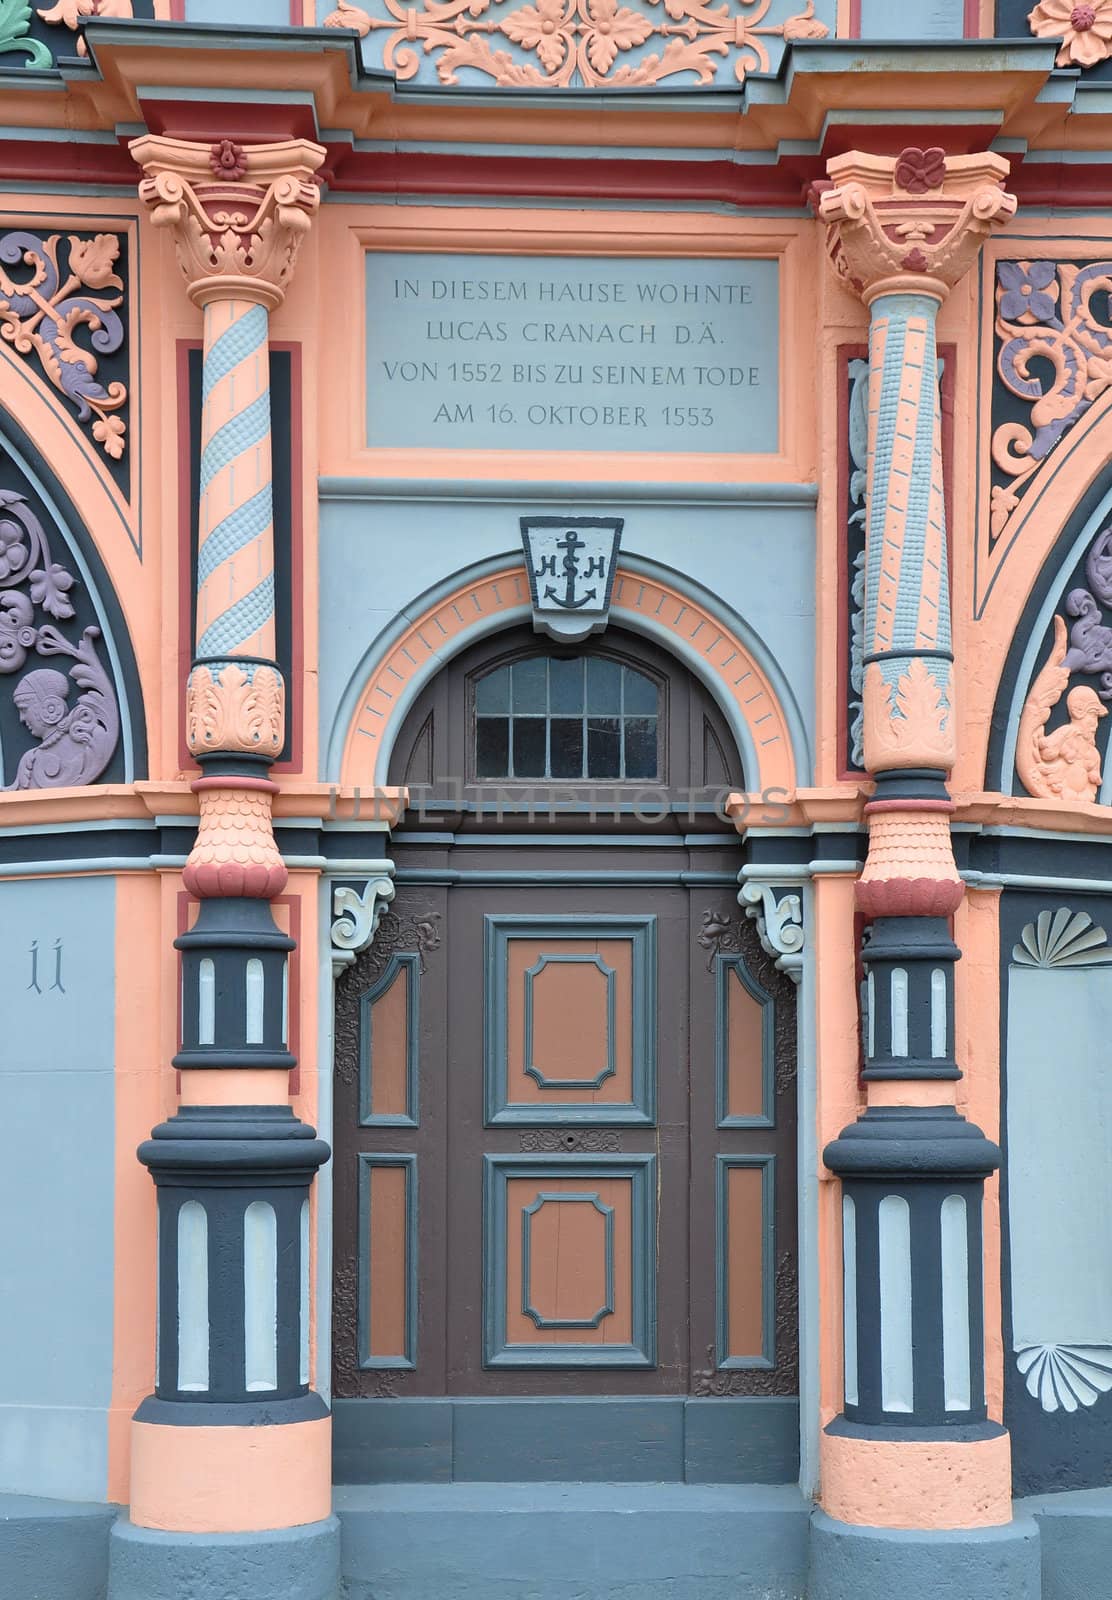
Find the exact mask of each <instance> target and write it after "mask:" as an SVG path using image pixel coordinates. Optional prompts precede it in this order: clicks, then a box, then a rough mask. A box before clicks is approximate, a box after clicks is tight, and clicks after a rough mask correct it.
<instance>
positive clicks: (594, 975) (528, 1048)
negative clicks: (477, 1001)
mask: <svg viewBox="0 0 1112 1600" xmlns="http://www.w3.org/2000/svg"><path fill="white" fill-rule="evenodd" d="M483 944H484V952H485V971H484V989H485V994H486V1012H485V1016H484V1026H485V1029H486V1041H487V1049H486V1082H487V1120H488V1121H489V1122H490V1123H491V1124H492V1125H494V1126H497V1125H499V1124H503V1123H527V1124H530V1125H536V1124H550V1123H554V1122H595V1123H610V1124H614V1123H647V1124H651V1123H652V1121H653V1117H654V1110H655V1103H656V1060H655V1044H656V1027H657V1019H656V918H655V917H653V916H651V915H648V916H642V917H632V918H626V919H623V920H614V919H612V918H607V917H599V916H597V915H594V914H591V913H589V912H582V913H580V914H575V913H573V914H571V915H570V916H564V917H553V916H549V917H536V916H528V915H526V916H516V917H515V916H505V915H499V914H497V913H494V914H490V913H488V914H487V915H486V916H485V917H484V930H483Z"/></svg>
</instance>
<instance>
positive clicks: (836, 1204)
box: [814, 876, 864, 1423]
mask: <svg viewBox="0 0 1112 1600" xmlns="http://www.w3.org/2000/svg"><path fill="white" fill-rule="evenodd" d="M853 893H854V880H853V879H852V878H845V877H833V876H831V877H817V878H816V879H815V892H814V911H815V914H814V941H815V1039H816V1046H817V1050H818V1059H817V1063H816V1066H817V1082H818V1103H817V1120H818V1130H817V1132H818V1138H817V1145H818V1149H819V1152H820V1166H819V1198H818V1208H819V1215H818V1236H819V1318H820V1358H819V1359H820V1373H819V1403H820V1416H821V1420H822V1421H823V1423H826V1422H829V1421H830V1420H831V1418H832V1417H834V1416H836V1415H837V1413H838V1412H839V1411H840V1410H841V1408H842V1350H843V1340H842V1216H841V1186H840V1185H839V1183H838V1182H837V1180H836V1179H835V1177H834V1175H833V1174H832V1173H831V1172H830V1171H829V1169H828V1168H827V1167H825V1166H823V1165H822V1164H821V1152H822V1150H823V1149H824V1148H825V1146H826V1145H828V1144H829V1143H830V1141H831V1140H832V1139H836V1138H837V1137H838V1135H839V1133H840V1132H841V1131H842V1129H843V1128H844V1127H846V1125H847V1124H848V1123H850V1122H853V1120H854V1119H855V1118H856V1116H857V1114H858V1112H859V1111H860V1110H861V1108H862V1104H863V1099H864V1097H863V1096H862V1094H861V1091H860V1089H859V1087H858V1081H857V1074H858V1067H859V1063H860V1042H859V1041H860V1029H859V1025H858V1016H857V983H856V975H855V969H856V961H857V956H856V944H855V940H854V909H855V908H854V898H853Z"/></svg>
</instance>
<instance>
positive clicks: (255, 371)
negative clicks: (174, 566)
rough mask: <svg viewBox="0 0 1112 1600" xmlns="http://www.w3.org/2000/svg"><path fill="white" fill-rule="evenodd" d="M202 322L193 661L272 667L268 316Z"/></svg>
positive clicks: (236, 303)
mask: <svg viewBox="0 0 1112 1600" xmlns="http://www.w3.org/2000/svg"><path fill="white" fill-rule="evenodd" d="M204 319H205V330H204V340H205V342H204V376H203V379H202V402H201V405H202V409H201V483H200V491H201V496H200V516H199V523H198V528H199V534H198V547H197V629H196V647H197V648H196V653H197V655H198V656H199V657H201V658H205V657H210V658H211V657H221V656H223V657H227V656H243V655H246V656H256V657H259V656H261V657H264V658H267V659H272V658H273V656H274V504H273V484H272V481H271V448H270V351H269V342H268V332H269V321H270V317H269V313H268V311H267V309H266V307H265V306H263V305H259V304H253V303H252V302H251V301H248V300H216V301H210V302H209V304H208V305H206V306H205V308H204Z"/></svg>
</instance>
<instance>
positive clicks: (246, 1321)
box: [130, 137, 334, 1593]
mask: <svg viewBox="0 0 1112 1600" xmlns="http://www.w3.org/2000/svg"><path fill="white" fill-rule="evenodd" d="M131 148H132V154H133V155H134V157H135V159H136V161H138V162H139V163H140V165H141V166H142V167H143V170H144V174H145V176H144V179H143V181H142V183H141V185H140V191H139V192H140V197H141V198H142V199H143V200H144V201H145V202H146V203H147V205H148V206H149V208H150V214H151V218H152V220H153V222H154V223H155V224H156V225H157V226H162V227H165V228H167V229H168V231H169V232H170V235H171V237H172V240H173V243H174V246H175V249H176V250H177V254H178V259H179V262H180V264H181V267H182V272H183V275H184V277H185V279H186V284H187V288H188V293H189V296H190V298H191V299H192V300H193V302H194V303H195V304H196V305H198V306H199V307H200V308H201V311H202V316H203V329H204V360H203V377H202V413H201V430H202V448H201V467H200V498H199V506H198V528H199V537H198V549H197V568H196V628H195V641H194V644H195V649H194V658H193V666H192V670H191V672H190V676H189V682H188V685H187V691H186V721H187V738H188V743H189V748H190V750H191V752H192V754H193V755H194V757H195V758H196V760H197V762H198V764H199V765H200V767H201V769H202V776H201V777H200V778H199V779H197V781H196V782H195V783H194V784H193V789H194V791H195V793H196V794H197V797H198V803H199V826H198V831H197V836H196V840H195V843H194V847H193V849H192V851H191V852H190V855H189V859H188V862H187V864H186V867H185V870H184V873H183V881H184V883H185V886H186V888H187V889H188V890H189V891H190V893H191V894H192V895H193V896H195V897H196V899H197V900H198V901H199V902H200V904H199V909H198V913H197V917H196V920H195V922H194V923H193V925H192V927H191V928H190V929H189V930H188V931H187V932H186V933H184V934H182V935H181V937H180V938H179V939H178V940H177V941H176V945H177V948H178V950H179V951H180V952H181V958H182V986H181V992H182V1048H181V1050H180V1052H179V1054H178V1055H177V1056H176V1057H175V1059H174V1065H175V1066H176V1067H177V1068H178V1069H179V1070H180V1073H181V1085H182V1088H181V1104H180V1107H179V1109H178V1111H177V1113H176V1114H175V1115H174V1116H173V1117H171V1118H170V1119H169V1121H167V1122H165V1123H163V1124H162V1125H161V1126H159V1127H158V1128H156V1129H155V1130H154V1132H153V1134H152V1137H151V1138H150V1139H149V1140H148V1141H147V1142H146V1143H145V1144H144V1145H142V1146H141V1148H140V1151H139V1159H140V1160H141V1161H142V1162H143V1163H144V1164H145V1165H146V1166H147V1167H148V1168H149V1170H150V1172H151V1174H152V1177H153V1178H154V1181H155V1184H156V1186H157V1190H158V1205H159V1308H158V1309H159V1343H158V1357H157V1373H156V1387H155V1393H154V1394H153V1395H151V1396H150V1397H149V1398H148V1399H147V1400H145V1401H144V1402H143V1404H142V1406H140V1408H139V1410H138V1412H137V1413H136V1416H135V1420H134V1423H133V1436H132V1474H131V1508H130V1525H131V1528H132V1530H146V1534H147V1536H148V1540H149V1537H154V1536H156V1535H157V1536H161V1535H165V1536H166V1538H167V1539H168V1540H169V1541H170V1543H171V1544H172V1543H174V1541H176V1546H175V1548H176V1549H177V1555H176V1556H175V1557H174V1559H175V1560H179V1562H180V1559H182V1550H183V1549H185V1550H186V1553H187V1555H188V1552H189V1550H190V1549H191V1548H192V1547H190V1546H189V1544H188V1541H189V1540H190V1539H193V1538H201V1539H205V1538H209V1537H210V1536H213V1535H226V1536H228V1538H229V1541H230V1542H229V1544H228V1547H227V1548H228V1552H229V1554H228V1560H229V1562H231V1563H232V1565H231V1566H230V1567H229V1569H228V1570H229V1573H231V1572H233V1571H235V1570H238V1569H237V1568H236V1567H235V1562H236V1561H239V1560H241V1559H242V1552H239V1553H238V1554H237V1546H236V1543H235V1541H236V1540H237V1539H240V1538H242V1539H247V1538H248V1537H249V1536H251V1537H253V1538H255V1539H256V1540H257V1539H258V1538H259V1537H262V1536H266V1537H270V1538H273V1539H277V1538H278V1537H279V1535H284V1534H288V1533H289V1531H290V1530H293V1529H299V1528H300V1529H309V1530H316V1533H315V1534H314V1535H313V1536H312V1538H310V1545H311V1546H312V1549H313V1550H314V1551H316V1550H317V1548H318V1546H319V1548H320V1549H321V1550H324V1549H325V1546H328V1547H329V1549H331V1545H332V1544H334V1539H333V1538H332V1536H331V1534H329V1535H328V1537H327V1538H325V1539H324V1543H323V1544H322V1543H321V1540H320V1537H319V1535H320V1534H321V1530H324V1529H326V1528H332V1529H333V1530H334V1525H333V1524H330V1522H329V1519H330V1511H331V1459H330V1456H331V1449H330V1443H331V1417H330V1415H329V1412H328V1408H327V1406H326V1405H325V1403H324V1402H323V1400H322V1399H321V1397H320V1396H319V1395H317V1394H316V1393H314V1391H313V1390H312V1387H311V1383H310V1379H311V1372H310V1361H309V1349H310V1345H309V1271H310V1261H309V1250H310V1239H309V1225H308V1219H309V1194H310V1188H311V1185H312V1182H313V1179H314V1175H315V1173H316V1171H317V1169H318V1168H319V1166H320V1165H321V1163H322V1162H323V1161H325V1160H326V1159H327V1157H328V1153H329V1152H328V1147H327V1145H325V1144H324V1143H323V1142H322V1141H321V1140H319V1139H317V1138H316V1136H315V1133H314V1130H313V1129H312V1128H309V1127H307V1126H306V1125H305V1124H303V1123H301V1122H300V1121H298V1120H297V1118H295V1116H294V1115H293V1111H292V1109H291V1107H290V1105H289V1096H288V1081H289V1070H290V1068H291V1067H292V1066H293V1065H294V1064H295V1063H294V1057H293V1056H292V1055H291V1054H290V1052H289V1049H288V1043H287V1027H286V1021H287V1013H288V1005H289V997H288V961H289V955H290V951H291V950H292V949H293V942H292V940H290V939H289V938H288V937H286V936H285V935H284V934H283V933H282V932H281V931H280V930H279V928H278V927H277V925H276V923H275V920H274V916H273V913H272V909H271V906H270V901H271V900H272V899H273V898H274V896H275V895H277V894H279V893H280V892H281V890H282V889H283V888H284V887H285V884H286V877H287V873H286V867H285V864H284V862H283V861H282V857H281V854H280V852H279V850H278V847H277V844H276V841H275V837H274V831H273V826H272V819H271V806H272V801H273V797H274V795H275V793H277V787H278V786H277V785H276V784H275V783H274V782H273V781H272V780H271V778H270V776H269V768H270V765H271V763H272V762H273V761H274V760H275V758H276V757H277V756H279V755H280V754H281V751H282V747H283V744H284V740H285V685H284V683H283V680H282V674H281V670H280V668H279V665H278V663H277V661H276V660H275V582H274V567H275V544H274V513H273V492H272V471H271V415H270V384H269V369H270V345H269V318H270V313H271V311H272V310H274V308H275V307H276V306H278V305H279V304H280V303H281V301H282V298H283V296H284V293H285V289H286V286H287V283H288V281H289V277H290V275H291V273H292V271H293V266H294V262H295V260H296V256H297V251H298V247H299V244H300V242H301V240H302V238H303V237H304V235H305V232H306V230H307V229H308V227H309V226H310V223H311V220H312V216H313V213H314V211H315V209H316V207H317V205H318V203H319V191H318V189H317V186H316V183H315V181H314V176H313V175H314V172H315V170H316V168H317V167H318V166H319V165H320V162H321V160H322V159H323V157H324V151H323V150H322V149H320V147H319V146H316V145H311V144H306V143H304V142H301V141H290V142H289V143H285V144H278V145H260V146H253V147H249V148H246V149H244V148H241V147H240V146H238V145H236V144H234V143H232V142H231V141H228V140H218V141H215V142H214V143H212V144H211V145H201V144H193V143H189V142H185V141H180V140H170V139H161V138H151V137H148V138H144V139H140V140H137V141H136V142H135V143H134V144H133V145H132V147H131ZM133 1537H135V1535H134V1533H133ZM314 1540H316V1542H315V1543H314V1542H313V1541H314ZM183 1541H185V1544H184V1545H183ZM146 1548H147V1547H146V1546H144V1549H146ZM158 1548H161V1547H158ZM166 1548H167V1550H168V1549H169V1548H170V1546H169V1545H167V1546H166ZM206 1548H207V1547H206ZM198 1549H200V1547H199V1546H198ZM169 1559H170V1557H169V1556H167V1560H169ZM198 1559H200V1557H198ZM205 1559H208V1557H205ZM313 1559H314V1560H316V1559H317V1556H316V1555H314V1556H313ZM320 1559H322V1560H324V1561H325V1564H326V1565H327V1562H328V1561H329V1560H333V1559H334V1551H333V1552H332V1554H331V1555H328V1554H327V1553H326V1554H325V1555H324V1556H322V1557H321V1558H320ZM175 1570H177V1569H175ZM230 1581H231V1579H230V1578H229V1582H230ZM329 1581H330V1579H329V1578H328V1574H327V1573H325V1574H324V1577H323V1578H322V1579H321V1582H322V1584H323V1586H324V1589H327V1586H328V1582H329ZM229 1592H230V1590H229ZM307 1592H308V1591H307ZM313 1592H314V1593H315V1592H316V1591H315V1590H314V1591H313Z"/></svg>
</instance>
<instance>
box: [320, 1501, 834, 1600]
mask: <svg viewBox="0 0 1112 1600" xmlns="http://www.w3.org/2000/svg"><path fill="white" fill-rule="evenodd" d="M335 1511H336V1515H337V1516H338V1517H339V1519H340V1527H341V1551H342V1554H341V1571H342V1574H343V1577H342V1584H341V1594H342V1596H343V1597H344V1600H802V1597H803V1596H804V1594H805V1592H806V1582H807V1559H808V1519H809V1515H810V1506H809V1505H808V1504H807V1503H806V1502H805V1501H804V1500H803V1498H802V1496H801V1495H800V1493H799V1490H798V1488H797V1487H796V1486H795V1485H794V1484H793V1485H767V1484H744V1485H735V1484H675V1483H665V1484H644V1483H632V1484H621V1483H589V1484H582V1483H581V1484H573V1483H530V1484H521V1483H451V1484H425V1483H422V1484H413V1483H404V1484H401V1483H379V1484H360V1485H348V1486H343V1487H338V1488H337V1489H336V1491H335Z"/></svg>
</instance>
